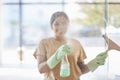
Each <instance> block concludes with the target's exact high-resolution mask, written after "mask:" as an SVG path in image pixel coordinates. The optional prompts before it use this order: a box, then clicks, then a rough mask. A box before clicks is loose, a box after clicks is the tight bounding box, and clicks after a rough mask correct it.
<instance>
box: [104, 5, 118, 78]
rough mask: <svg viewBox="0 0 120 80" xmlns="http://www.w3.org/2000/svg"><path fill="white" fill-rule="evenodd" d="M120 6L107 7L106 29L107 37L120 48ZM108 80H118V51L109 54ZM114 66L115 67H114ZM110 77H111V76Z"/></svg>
mask: <svg viewBox="0 0 120 80" xmlns="http://www.w3.org/2000/svg"><path fill="white" fill-rule="evenodd" d="M119 8H120V5H112V4H111V5H109V25H108V26H107V28H106V32H107V34H108V37H109V38H110V39H111V40H113V41H114V42H115V43H116V44H117V45H118V46H120V14H119V13H120V9H119ZM109 53H110V54H109V78H110V79H113V80H119V79H120V72H119V70H120V64H119V63H118V61H119V57H120V51H117V50H113V51H110V52H109ZM114 66H116V67H114ZM111 75H112V76H111Z"/></svg>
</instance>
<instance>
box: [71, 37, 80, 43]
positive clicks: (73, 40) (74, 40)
mask: <svg viewBox="0 0 120 80" xmlns="http://www.w3.org/2000/svg"><path fill="white" fill-rule="evenodd" d="M69 40H70V41H72V42H75V43H80V41H79V40H77V39H74V38H70V39H69Z"/></svg>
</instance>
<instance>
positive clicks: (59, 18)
mask: <svg viewBox="0 0 120 80" xmlns="http://www.w3.org/2000/svg"><path fill="white" fill-rule="evenodd" d="M59 20H60V21H68V20H67V19H66V18H65V17H64V16H59V17H57V18H56V19H55V21H59Z"/></svg>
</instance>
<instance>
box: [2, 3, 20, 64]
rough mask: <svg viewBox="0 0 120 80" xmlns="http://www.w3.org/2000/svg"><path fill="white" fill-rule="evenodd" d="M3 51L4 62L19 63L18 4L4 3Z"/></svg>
mask: <svg viewBox="0 0 120 80" xmlns="http://www.w3.org/2000/svg"><path fill="white" fill-rule="evenodd" d="M2 8H3V9H2V13H3V14H2V17H3V31H2V36H3V51H2V53H3V54H2V63H4V64H10V63H18V62H19V58H18V54H17V48H18V46H19V20H18V17H19V8H18V6H16V5H11V6H8V5H3V7H2Z"/></svg>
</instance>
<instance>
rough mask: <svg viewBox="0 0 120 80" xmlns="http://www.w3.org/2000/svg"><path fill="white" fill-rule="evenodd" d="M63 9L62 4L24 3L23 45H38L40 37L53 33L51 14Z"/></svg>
mask: <svg viewBox="0 0 120 80" xmlns="http://www.w3.org/2000/svg"><path fill="white" fill-rule="evenodd" d="M31 10H34V11H31ZM61 10H62V7H61V5H50V6H49V5H40V6H39V5H34V6H33V5H30V6H28V5H26V6H25V5H24V6H23V28H22V29H23V42H24V43H23V45H25V46H27V45H29V46H31V45H32V46H33V45H36V44H38V42H39V41H40V39H42V38H44V37H47V36H49V35H50V33H51V32H50V31H51V30H50V29H51V27H50V22H49V20H50V16H51V15H52V13H53V12H55V11H61Z"/></svg>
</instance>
